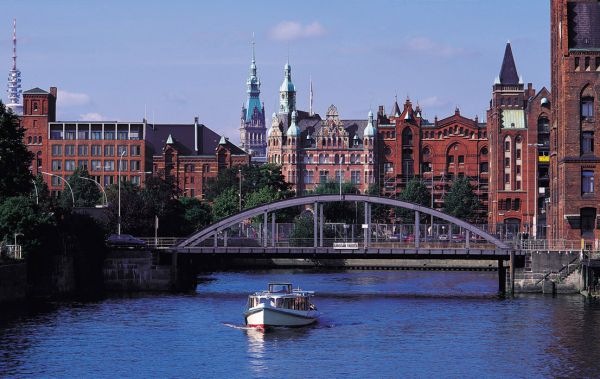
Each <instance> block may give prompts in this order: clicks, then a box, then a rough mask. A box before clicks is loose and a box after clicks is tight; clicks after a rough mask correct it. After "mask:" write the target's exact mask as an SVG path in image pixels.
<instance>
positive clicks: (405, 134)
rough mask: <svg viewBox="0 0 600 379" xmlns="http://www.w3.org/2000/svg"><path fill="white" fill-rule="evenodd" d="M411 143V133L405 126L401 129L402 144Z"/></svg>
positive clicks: (408, 144)
mask: <svg viewBox="0 0 600 379" xmlns="http://www.w3.org/2000/svg"><path fill="white" fill-rule="evenodd" d="M412 144H413V133H412V131H411V130H410V128H406V129H404V130H403V131H402V146H412Z"/></svg>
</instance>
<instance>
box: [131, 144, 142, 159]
mask: <svg viewBox="0 0 600 379" xmlns="http://www.w3.org/2000/svg"><path fill="white" fill-rule="evenodd" d="M140 153H141V148H140V146H138V145H132V146H131V156H132V157H139V156H140Z"/></svg>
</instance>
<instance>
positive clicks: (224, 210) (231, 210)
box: [212, 188, 239, 221]
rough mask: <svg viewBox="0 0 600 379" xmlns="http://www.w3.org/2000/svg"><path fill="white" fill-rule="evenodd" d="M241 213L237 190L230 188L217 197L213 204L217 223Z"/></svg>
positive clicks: (213, 212) (214, 217)
mask: <svg viewBox="0 0 600 379" xmlns="http://www.w3.org/2000/svg"><path fill="white" fill-rule="evenodd" d="M238 212H239V197H238V192H237V191H236V190H235V188H228V189H225V190H224V191H223V193H221V194H220V195H219V196H217V197H216V198H215V200H214V202H213V206H212V214H213V219H214V220H215V221H218V220H221V219H224V218H226V217H229V216H231V215H233V214H236V213H238Z"/></svg>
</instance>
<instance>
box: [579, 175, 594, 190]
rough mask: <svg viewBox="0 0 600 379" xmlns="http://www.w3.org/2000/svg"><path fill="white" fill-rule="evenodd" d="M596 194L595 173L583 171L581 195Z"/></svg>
mask: <svg viewBox="0 0 600 379" xmlns="http://www.w3.org/2000/svg"><path fill="white" fill-rule="evenodd" d="M587 193H594V171H592V170H583V171H581V194H582V195H584V194H587Z"/></svg>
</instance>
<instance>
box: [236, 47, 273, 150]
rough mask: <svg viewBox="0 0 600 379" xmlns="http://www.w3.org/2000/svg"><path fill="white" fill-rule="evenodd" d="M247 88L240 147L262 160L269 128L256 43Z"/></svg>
mask: <svg viewBox="0 0 600 379" xmlns="http://www.w3.org/2000/svg"><path fill="white" fill-rule="evenodd" d="M246 88H247V89H246V93H247V99H246V103H245V104H244V105H243V106H242V115H241V125H240V147H241V148H242V149H243V150H244V151H246V152H248V154H250V155H251V156H253V157H256V158H257V160H259V161H260V160H264V159H266V156H267V128H266V124H265V105H264V104H263V103H261V102H260V79H259V78H258V75H257V73H256V59H255V54H254V43H253V44H252V63H251V64H250V75H249V77H248V80H247V81H246Z"/></svg>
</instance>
